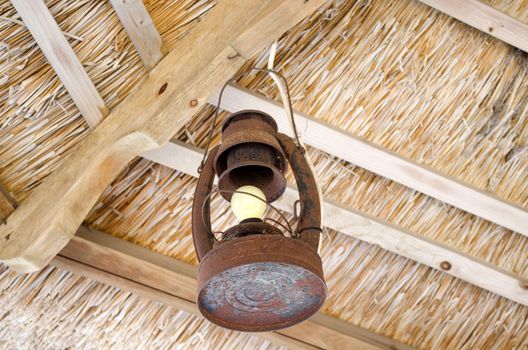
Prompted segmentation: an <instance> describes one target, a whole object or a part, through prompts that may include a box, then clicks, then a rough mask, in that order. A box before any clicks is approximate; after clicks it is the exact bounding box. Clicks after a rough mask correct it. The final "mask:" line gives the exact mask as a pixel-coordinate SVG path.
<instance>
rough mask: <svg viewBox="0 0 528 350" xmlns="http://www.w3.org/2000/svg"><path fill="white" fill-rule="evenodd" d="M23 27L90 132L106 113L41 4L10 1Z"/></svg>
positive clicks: (83, 72) (57, 27) (56, 26)
mask: <svg viewBox="0 0 528 350" xmlns="http://www.w3.org/2000/svg"><path fill="white" fill-rule="evenodd" d="M11 3H12V4H13V6H14V7H15V9H16V10H17V13H18V14H19V15H20V17H21V18H22V21H23V22H24V25H25V26H26V27H27V29H28V30H29V31H30V33H31V35H32V36H33V38H34V39H35V41H36V42H37V44H38V46H39V47H40V49H41V50H42V53H43V54H44V56H45V57H46V59H47V60H48V62H49V63H50V65H51V66H52V67H53V69H54V70H55V72H56V73H57V76H58V77H59V79H60V80H61V81H62V84H63V85H64V87H65V88H66V90H67V91H68V93H69V94H70V96H71V98H72V100H73V102H74V103H75V105H76V106H77V108H79V111H80V112H81V114H82V116H83V117H84V119H85V120H86V122H87V123H88V125H90V126H91V127H92V128H93V127H95V126H96V125H97V124H99V122H101V120H103V118H104V117H105V116H106V115H107V114H108V109H107V108H106V106H105V103H104V101H103V99H102V98H101V96H100V95H99V92H98V91H97V89H96V88H95V86H94V84H93V83H92V81H91V80H90V77H88V74H86V71H85V70H84V68H83V66H82V64H81V63H80V62H79V59H78V58H77V56H76V55H75V53H74V52H73V50H72V48H71V47H70V45H69V44H68V41H67V40H66V38H65V37H64V35H63V34H62V31H61V30H60V28H59V26H58V24H57V22H56V21H55V19H54V18H53V16H52V15H51V13H50V12H49V10H48V8H47V7H46V4H45V3H44V1H43V0H31V1H27V0H11Z"/></svg>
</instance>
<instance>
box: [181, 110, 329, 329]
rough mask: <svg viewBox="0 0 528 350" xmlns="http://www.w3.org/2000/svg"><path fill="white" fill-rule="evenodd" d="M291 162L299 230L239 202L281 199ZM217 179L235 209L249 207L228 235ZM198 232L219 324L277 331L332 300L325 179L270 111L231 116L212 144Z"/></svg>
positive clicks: (206, 289) (208, 299)
mask: <svg viewBox="0 0 528 350" xmlns="http://www.w3.org/2000/svg"><path fill="white" fill-rule="evenodd" d="M288 164H289V166H290V167H291V169H292V172H293V174H294V176H295V180H296V182H297V187H298V189H299V204H300V205H299V208H300V213H299V215H298V217H297V225H296V228H295V230H294V231H293V230H292V231H291V232H286V230H285V228H284V227H283V226H281V225H274V224H270V223H268V222H266V221H263V220H262V219H261V218H260V217H258V214H253V213H254V212H255V210H252V209H251V208H249V209H248V210H245V208H244V205H245V203H246V202H243V201H242V202H238V201H240V199H239V198H238V197H241V196H242V197H244V196H246V198H245V200H247V203H248V205H249V206H251V205H252V203H253V204H255V203H257V204H258V201H263V202H266V204H268V205H269V204H270V203H271V202H273V201H274V200H276V199H277V198H279V197H280V196H281V195H282V194H283V193H284V191H285V189H286V180H285V176H284V174H285V171H286V169H287V167H288ZM215 178H217V179H218V189H217V191H218V192H219V193H220V194H221V195H222V197H224V198H225V199H226V200H228V201H232V207H233V209H234V204H235V203H234V201H237V203H236V204H237V205H238V207H240V206H241V205H242V210H241V211H242V212H243V214H242V217H241V220H240V223H239V224H238V225H235V226H233V227H231V228H229V229H227V230H226V231H225V232H223V235H222V238H221V239H220V240H217V239H216V238H215V237H214V235H213V234H212V230H211V219H210V203H209V202H210V197H211V194H212V192H213V183H214V180H215ZM248 186H249V187H248ZM244 189H252V190H253V191H254V192H251V193H249V192H245V191H247V190H244ZM255 193H257V195H256V194H255ZM235 196H238V197H237V198H235ZM252 197H255V198H252ZM242 200H244V198H242ZM245 212H247V213H248V214H244V213H245ZM244 215H247V216H248V217H246V216H244ZM192 230H193V240H194V246H195V249H196V253H197V255H198V259H199V260H200V266H199V269H198V293H197V299H198V300H197V304H198V308H199V309H200V311H201V313H202V314H203V315H204V316H205V317H206V318H207V319H209V320H210V321H211V322H213V323H216V324H218V325H220V326H222V327H225V328H229V329H234V330H239V331H249V332H256V331H269V330H275V329H280V328H284V327H288V326H291V325H294V324H296V323H299V322H301V321H303V320H305V319H307V318H308V317H310V316H312V315H313V314H314V313H316V312H317V311H318V310H319V308H320V307H321V306H322V304H323V303H324V301H325V298H326V285H325V282H324V277H323V269H322V262H321V258H320V257H319V254H318V246H319V238H320V234H321V203H320V198H319V193H318V188H317V183H316V180H315V178H314V175H313V173H312V170H311V167H310V165H309V163H308V162H307V160H306V158H305V150H304V148H303V147H302V146H301V145H299V144H298V143H296V142H294V140H292V139H291V138H290V137H288V136H286V135H284V134H281V133H278V131H277V124H276V123H275V121H274V120H273V118H272V117H270V116H269V115H267V114H265V113H263V112H260V111H254V110H247V111H241V112H238V113H235V114H233V115H231V116H230V117H229V118H228V119H227V120H226V121H225V122H224V125H223V127H222V143H221V145H219V146H217V147H215V148H214V149H212V150H211V152H210V154H209V155H208V156H207V158H206V161H205V163H204V164H203V167H202V168H201V172H200V177H199V179H198V184H197V187H196V192H195V197H194V202H193V218H192Z"/></svg>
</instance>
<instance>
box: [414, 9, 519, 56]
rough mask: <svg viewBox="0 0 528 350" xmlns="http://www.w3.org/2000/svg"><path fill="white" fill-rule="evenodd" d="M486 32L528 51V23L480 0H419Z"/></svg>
mask: <svg viewBox="0 0 528 350" xmlns="http://www.w3.org/2000/svg"><path fill="white" fill-rule="evenodd" d="M419 1H420V2H423V3H424V4H426V5H429V6H431V7H432V8H434V9H436V10H438V11H440V12H443V13H445V14H446V15H448V16H451V17H453V18H456V19H458V20H459V21H461V22H464V23H466V24H468V25H470V26H472V27H474V28H476V29H478V30H480V31H482V32H484V33H487V34H489V35H491V36H494V37H495V38H497V39H499V40H502V41H504V42H505V43H508V44H510V45H512V46H514V47H516V48H518V49H521V50H523V51H525V52H528V25H527V24H525V23H523V22H521V21H519V20H517V19H516V18H513V17H511V16H508V15H507V14H505V13H503V12H501V11H499V10H497V9H495V8H493V7H491V6H489V5H487V4H485V3H483V2H482V1H479V0H419Z"/></svg>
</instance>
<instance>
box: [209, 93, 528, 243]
mask: <svg viewBox="0 0 528 350" xmlns="http://www.w3.org/2000/svg"><path fill="white" fill-rule="evenodd" d="M217 100H218V98H217V97H216V96H212V97H211V98H210V99H209V102H210V103H211V104H216V103H217ZM221 107H222V108H223V109H225V110H227V111H230V112H236V111H239V110H242V109H258V110H261V111H263V112H266V113H268V114H270V115H272V116H273V117H274V118H275V120H276V121H277V123H278V124H279V128H280V129H281V130H284V131H285V132H286V133H290V130H291V128H290V126H289V125H290V124H289V122H288V117H287V115H286V113H285V111H284V108H283V107H282V105H280V104H278V103H276V102H274V101H272V100H270V99H267V98H265V97H264V96H262V95H259V94H256V93H253V92H251V91H249V90H246V89H242V88H240V87H237V86H229V87H227V88H226V90H225V92H224V95H223V97H222V106H221ZM294 115H295V119H296V121H297V123H298V124H299V126H301V129H302V130H301V131H302V137H303V140H304V142H305V143H306V144H308V145H311V146H313V147H316V148H318V149H320V150H322V151H324V152H327V153H329V154H331V155H334V156H336V157H338V158H341V159H343V160H346V161H348V162H350V163H352V164H355V165H358V166H360V167H362V168H365V169H367V170H369V171H372V172H373V173H376V174H378V175H381V176H383V177H386V178H388V179H391V180H393V181H396V182H398V183H401V184H403V185H405V186H407V187H410V188H412V189H415V190H417V191H419V192H422V193H424V194H426V195H428V196H431V197H433V198H436V199H439V200H441V201H443V202H445V203H448V204H450V205H453V206H455V207H457V208H460V209H462V210H465V211H467V212H469V213H471V214H474V215H477V216H480V217H481V218H484V219H486V220H489V221H491V222H494V223H496V224H498V225H501V226H504V227H506V228H508V229H510V230H513V231H516V232H519V233H521V234H523V235H525V236H528V224H527V223H528V211H526V210H525V209H523V208H520V207H518V206H516V205H514V204H511V203H508V202H506V201H504V200H501V199H499V198H497V197H496V196H494V195H493V194H491V193H486V192H484V191H482V190H478V189H475V188H473V187H471V186H469V185H467V184H464V183H462V182H460V181H457V180H455V179H453V178H451V177H448V176H445V175H442V174H440V173H438V172H436V171H434V170H432V169H428V168H427V167H425V166H423V165H419V164H417V163H415V162H413V161H410V160H408V159H405V158H403V157H400V156H398V155H397V154H394V153H392V152H389V151H387V150H384V149H383V148H381V147H378V146H376V145H373V144H371V143H369V142H367V141H364V140H362V139H360V138H358V137H355V136H353V135H351V134H350V133H347V132H345V131H343V130H340V129H338V128H336V127H334V126H331V125H329V124H326V123H324V122H321V121H318V120H317V119H315V118H312V117H310V116H307V115H305V114H302V113H299V112H295V113H294Z"/></svg>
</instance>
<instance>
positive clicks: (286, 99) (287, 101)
mask: <svg viewBox="0 0 528 350" xmlns="http://www.w3.org/2000/svg"><path fill="white" fill-rule="evenodd" d="M252 71H258V72H266V73H269V75H270V76H271V77H272V79H273V82H274V83H275V84H276V85H277V87H278V88H279V90H280V92H281V97H282V99H283V104H284V108H285V109H286V108H288V109H287V111H286V114H287V115H288V116H289V117H290V119H291V120H290V124H291V126H292V129H293V135H294V137H295V142H296V144H297V145H296V147H297V148H298V149H299V150H301V151H302V152H305V149H304V146H303V144H302V142H301V139H300V138H299V133H298V132H297V125H296V124H295V118H294V117H293V107H292V104H291V96H290V88H289V86H288V81H287V80H286V78H285V77H284V76H283V75H282V74H280V73H279V72H277V71H275V70H273V69H266V68H258V67H252V68H250V69H248V70H246V71H244V72H242V73H240V74H237V75H235V76H234V77H233V78H231V79H229V80H228V81H227V82H226V83H225V84H224V86H222V89H220V94H219V95H218V102H217V104H216V106H215V113H214V116H213V121H212V124H211V129H210V130H209V135H208V136H207V144H206V146H205V152H204V155H203V158H202V161H201V163H200V166H199V167H198V173H201V172H202V169H203V167H204V166H205V159H206V158H207V156H208V153H209V147H210V146H211V142H212V140H213V133H214V129H215V126H216V120H217V119H218V115H219V114H220V106H221V104H222V96H223V95H224V91H225V89H226V88H227V86H228V85H229V84H231V83H234V82H236V81H237V80H239V79H240V78H242V77H243V76H244V75H246V74H248V73H249V72H252ZM277 77H279V78H280V79H281V80H282V82H283V83H284V85H281V84H279V83H278V81H277Z"/></svg>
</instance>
